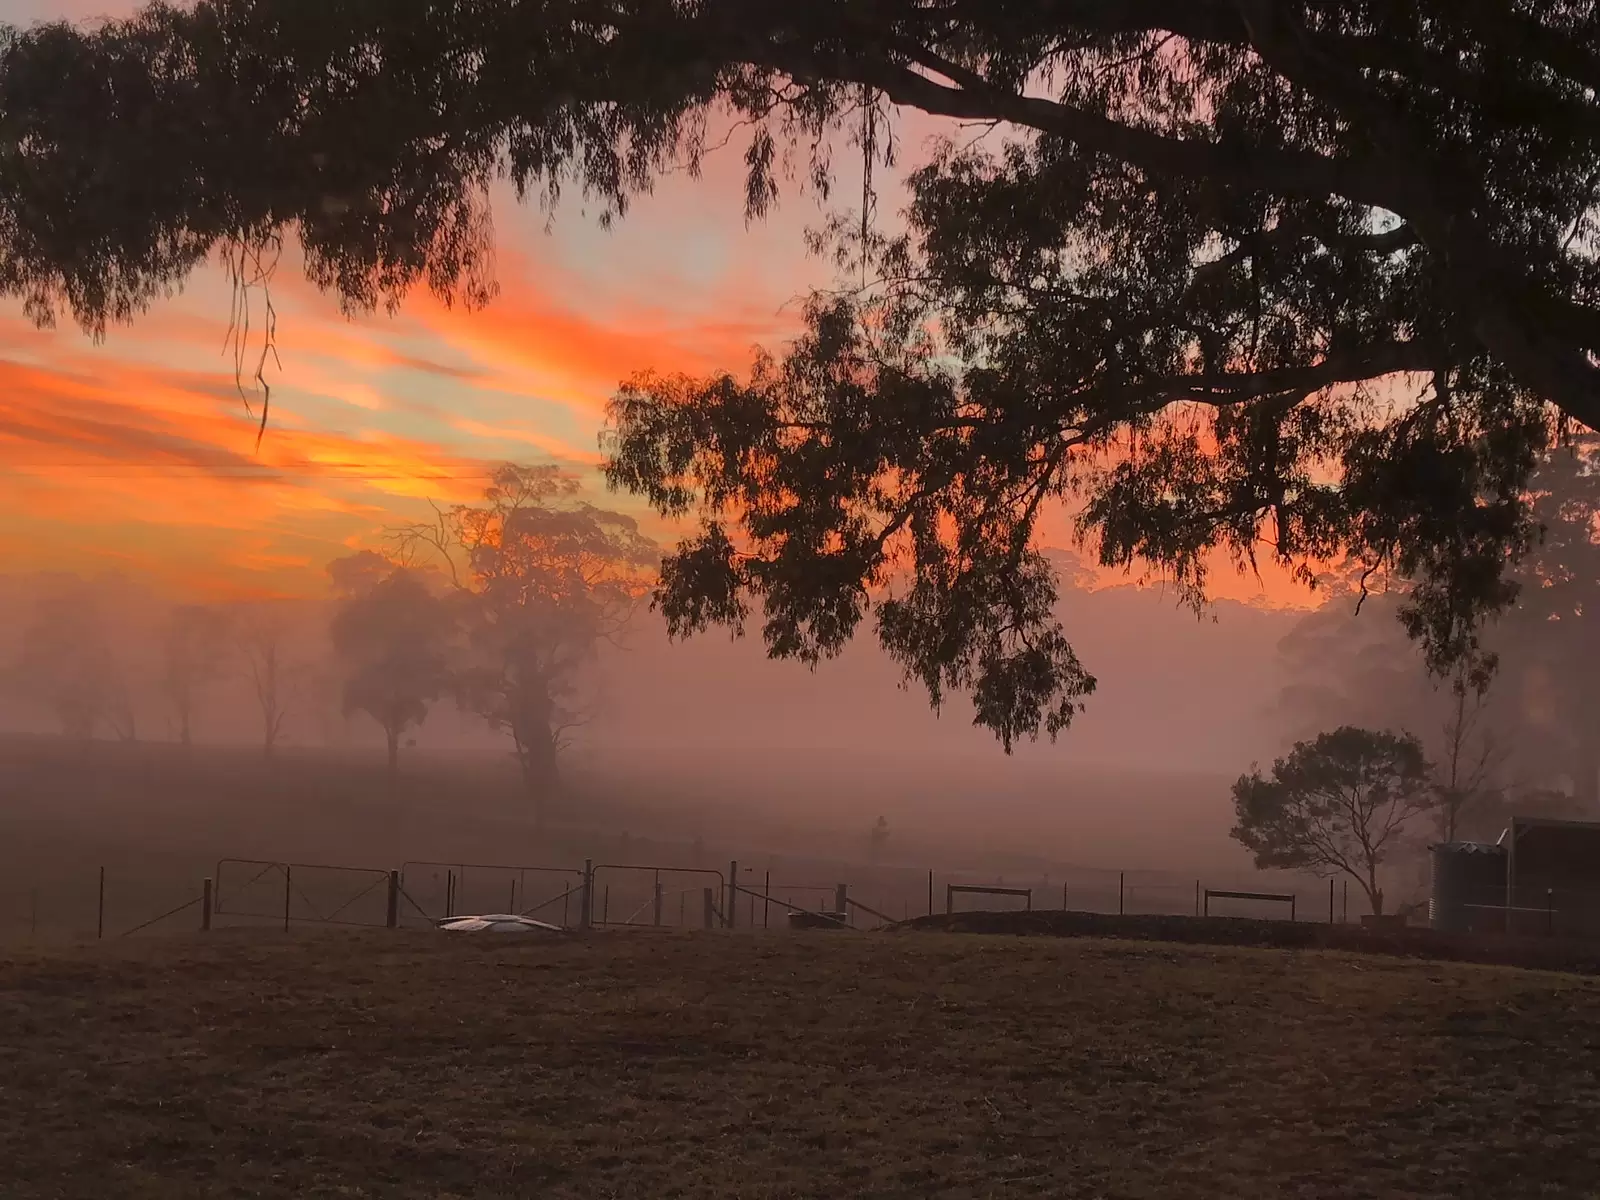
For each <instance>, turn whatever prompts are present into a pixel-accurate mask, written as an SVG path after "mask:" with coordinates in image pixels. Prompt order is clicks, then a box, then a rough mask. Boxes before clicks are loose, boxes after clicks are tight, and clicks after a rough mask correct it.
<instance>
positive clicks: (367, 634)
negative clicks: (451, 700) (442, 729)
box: [328, 551, 454, 774]
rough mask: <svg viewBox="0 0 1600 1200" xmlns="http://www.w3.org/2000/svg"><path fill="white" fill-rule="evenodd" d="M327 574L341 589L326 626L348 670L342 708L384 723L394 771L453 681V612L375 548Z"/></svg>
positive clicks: (335, 565)
mask: <svg viewBox="0 0 1600 1200" xmlns="http://www.w3.org/2000/svg"><path fill="white" fill-rule="evenodd" d="M328 573H329V575H331V576H332V577H333V582H334V587H335V589H336V591H337V592H338V594H339V602H338V607H337V608H336V610H335V612H334V616H333V621H332V623H331V625H330V629H329V632H330V634H331V635H332V638H333V649H334V653H335V654H336V655H337V656H338V657H339V660H340V662H341V664H342V666H343V668H344V672H345V676H344V711H345V713H346V714H349V713H353V712H364V713H366V714H367V715H368V716H370V717H371V718H372V719H373V720H374V721H376V722H377V723H378V724H379V725H380V726H382V728H383V733H384V739H385V742H386V745H387V747H388V756H389V771H390V773H391V774H392V773H393V772H394V771H395V770H396V769H397V767H398V766H399V761H400V741H401V738H402V737H404V735H405V732H406V730H407V729H410V728H412V727H413V726H417V725H421V724H422V722H423V721H425V720H426V719H427V716H428V708H429V706H430V705H431V704H432V703H433V702H434V701H435V700H437V699H438V698H439V697H440V695H442V694H443V693H444V691H445V690H446V689H447V688H448V686H449V684H450V670H449V661H448V651H449V644H450V640H451V637H452V635H453V633H454V618H453V614H452V613H451V611H450V608H449V605H448V604H447V603H446V602H445V601H444V600H443V599H442V598H441V597H439V596H438V595H436V594H435V593H434V592H433V591H432V590H431V589H430V588H429V587H428V585H427V583H426V581H425V580H423V579H422V578H421V577H420V576H419V574H418V573H417V572H415V571H408V570H406V569H405V568H403V567H396V566H394V565H393V564H392V563H387V562H385V561H384V560H383V559H382V558H380V557H379V556H377V555H375V554H372V553H371V552H370V551H368V552H365V553H363V554H359V555H352V556H350V557H347V558H342V559H337V560H335V561H334V562H332V563H330V564H329V566H328Z"/></svg>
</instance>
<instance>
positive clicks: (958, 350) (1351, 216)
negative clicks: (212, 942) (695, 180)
mask: <svg viewBox="0 0 1600 1200" xmlns="http://www.w3.org/2000/svg"><path fill="white" fill-rule="evenodd" d="M1597 42H1600V10H1596V9H1595V7H1594V6H1593V5H1584V4H1561V5H1543V6H1534V7H1532V8H1523V9H1517V8H1514V7H1510V6H1504V5H1490V4H1481V3H1471V4H1464V3H1459V2H1458V0H1419V2H1417V3H1412V4H1406V5H1396V4H1389V3H1376V2H1375V0H1306V2H1304V3H1301V4H1297V5H1283V4H1273V3H1270V2H1269V0H1243V2H1240V3H1222V2H1219V0H1145V2H1142V3H1128V4H1111V3H1098V2H1092V0H1055V2H1050V3H1034V2H1028V3H1022V2H1020V0H981V2H980V0H954V2H953V3H943V2H941V3H932V2H929V0H889V2H888V3H878V2H873V3H865V2H862V0H808V2H806V3H795V4H762V5H752V4H749V3H746V2H744V0H695V2H693V3H690V2H688V0H527V2H525V3H519V4H505V3H498V2H493V0H437V2H434V3H429V4H397V3H389V2H385V0H317V2H316V3H311V2H310V0H229V2H227V3H222V2H219V0H201V2H200V3H197V4H195V5H194V6H193V7H192V8H185V9H179V8H175V7H169V6H165V5H158V6H156V7H154V8H152V9H149V10H147V11H146V12H145V13H144V14H142V15H141V16H139V17H137V18H135V19H133V20H131V21H126V22H114V23H111V24H108V25H105V26H102V27H100V28H98V29H94V30H89V31H81V30H77V29H74V28H69V27H66V26H62V25H56V26H50V27H45V28H42V29H38V30H33V31H29V32H27V33H21V34H14V35H13V36H11V38H10V39H9V40H8V41H7V43H6V45H5V46H4V48H3V50H0V289H4V290H6V291H9V292H11V293H14V294H18V295H21V296H23V297H24V298H25V300H26V302H27V304H28V305H29V308H30V311H31V312H33V313H34V315H35V316H36V317H38V318H40V319H49V318H51V317H52V316H54V315H55V314H56V313H57V312H59V311H61V310H64V309H66V310H70V311H71V312H72V313H73V314H74V315H75V316H76V317H77V318H78V319H79V320H80V321H82V322H83V323H84V324H85V325H87V326H88V327H89V328H91V329H96V330H98V329H100V328H102V327H103V325H104V323H105V321H107V320H108V319H119V318H122V317H126V316H128V315H130V314H131V313H133V312H135V311H136V310H138V309H139V308H140V307H141V306H143V305H144V304H145V303H147V302H148V301H149V300H150V299H151V298H152V297H153V296H155V295H157V294H159V293H160V292H161V291H162V290H164V289H166V288H170V287H172V286H175V285H176V284H178V283H179V282H180V281H181V280H182V279H183V277H184V276H185V275H186V274H187V272H188V271H190V270H191V269H192V268H193V267H194V266H195V264H197V263H198V262H200V261H201V260H202V259H203V258H204V257H205V256H206V255H207V254H209V253H213V252H215V251H218V250H219V249H220V250H223V251H225V252H226V253H228V254H230V255H232V254H235V253H238V254H240V255H244V254H256V255H259V253H260V252H261V251H262V249H263V248H266V249H267V250H268V251H269V252H270V250H271V248H272V247H273V246H275V245H276V241H277V239H279V238H280V237H281V236H282V235H283V234H284V233H293V234H295V235H297V236H298V237H299V239H300V241H301V242H302V244H303V245H304V247H305V249H306V252H307V263H308V267H309V270H310V273H311V275H312V278H313V279H315V280H316V281H317V282H318V283H319V284H322V285H323V286H326V287H329V288H331V289H333V290H335V291H336V292H337V293H338V294H339V296H340V297H341V298H342V299H343V300H344V301H345V302H346V303H347V304H349V305H352V306H355V307H369V306H371V305H374V304H377V303H380V302H393V301H395V300H397V299H398V298H399V297H400V296H401V295H403V294H404V292H405V291H406V290H407V289H408V288H410V287H412V286H414V285H416V284H418V283H426V284H427V285H428V286H431V287H432V288H433V289H434V290H436V291H437V292H439V293H440V294H441V295H444V296H445V297H447V298H451V299H454V298H461V299H464V300H467V301H469V302H477V301H481V300H484V299H486V298H487V297H488V296H489V294H490V292H491V290H492V287H491V283H490V281H489V280H488V279H487V277H486V276H485V274H484V268H485V264H486V261H487V259H486V251H487V242H486V239H487V228H488V227H487V220H486V211H487V210H486V200H485V197H486V194H487V191H486V189H487V187H488V186H489V184H490V182H491V181H492V180H493V179H494V178H495V177H496V176H497V174H499V173H501V172H505V173H507V174H509V176H510V177H511V178H512V179H513V181H514V182H515V183H516V185H517V186H518V188H519V189H522V190H534V191H537V192H539V193H540V194H541V196H542V198H544V199H546V200H551V199H554V198H555V196H556V195H557V194H558V193H559V192H560V191H561V190H562V188H563V187H564V186H569V185H572V184H576V185H577V186H578V187H579V189H580V190H582V191H583V192H585V193H586V194H587V195H589V196H592V197H594V198H596V199H597V200H598V201H599V202H600V203H601V204H602V205H603V206H604V208H605V210H606V212H607V213H608V214H609V213H610V212H613V211H615V212H621V211H623V210H624V209H625V207H626V202H627V200H628V198H629V196H630V195H633V194H636V193H637V192H638V191H640V190H641V189H644V188H647V187H648V186H649V185H650V183H651V181H652V179H653V178H655V177H656V176H657V175H658V174H659V172H660V171H661V170H663V169H665V168H666V167H667V166H668V165H669V164H678V163H686V164H687V165H689V166H690V167H694V166H697V165H698V163H699V161H700V158H701V156H702V154H703V152H704V150H705V147H706V131H707V129H708V127H709V126H710V124H711V123H712V122H713V121H716V122H718V123H738V124H740V125H742V126H744V127H747V128H748V129H749V131H750V132H749V137H750V140H749V142H748V144H747V150H746V155H745V160H746V163H747V166H748V168H749V177H748V180H747V186H746V202H747V207H748V209H749V211H750V213H751V214H752V215H759V214H760V213H761V212H762V211H764V210H765V209H766V207H767V206H768V205H769V204H771V203H772V201H773V198H774V197H775V196H776V194H777V185H778V181H779V179H780V177H781V176H782V175H783V174H784V173H785V171H789V172H793V171H796V170H803V171H804V173H805V175H806V177H807V179H808V180H809V181H810V183H811V184H813V185H814V186H817V187H819V188H821V189H823V190H825V189H826V185H827V182H828V180H829V178H830V173H831V171H830V166H831V164H830V162H829V153H830V147H831V146H833V145H835V144H836V143H837V141H838V140H839V133H840V131H841V129H843V128H845V127H849V128H852V129H853V128H855V127H856V126H857V124H858V123H859V124H860V125H861V128H862V130H863V132H862V134H861V135H858V140H859V141H861V142H862V143H864V153H865V154H866V156H867V158H868V161H869V165H870V162H871V160H872V157H873V156H874V155H875V154H876V155H880V156H883V155H887V154H888V153H889V152H890V150H891V148H892V146H893V139H892V137H879V136H876V135H873V134H870V133H869V132H868V131H871V130H873V129H875V128H876V127H877V126H876V124H875V122H876V120H877V114H879V112H880V110H881V109H883V108H885V107H887V108H890V109H894V108H900V109H904V108H914V109H920V110H922V111H923V112H925V113H930V114H934V115H937V116H942V117H948V118H955V119H959V120H963V121H969V122H986V123H991V124H993V125H995V126H997V127H998V128H999V130H1000V135H999V137H998V139H991V141H998V142H999V143H1000V144H999V145H998V146H991V148H989V149H979V148H974V147H973V146H972V145H966V146H958V145H955V144H949V145H946V146H945V147H944V148H943V149H941V150H939V151H938V152H937V153H936V154H935V155H934V156H933V157H932V159H931V160H930V161H929V162H927V163H926V164H925V165H924V166H922V167H921V169H919V170H918V171H916V172H915V173H914V174H913V175H912V178H911V196H910V205H909V209H908V212H907V233H906V235H905V236H904V237H903V238H899V239H895V240H891V241H885V240H884V239H883V238H881V237H879V236H877V235H876V234H875V233H874V231H873V230H872V229H871V226H870V223H869V222H867V221H866V220H864V219H863V220H862V221H861V222H860V223H859V224H857V223H856V222H854V221H850V220H845V219H841V220H840V221H838V222H837V223H836V224H835V227H834V232H835V234H836V235H837V238H836V240H835V242H834V243H833V248H834V249H835V250H836V251H837V253H838V254H839V256H840V261H841V262H846V263H851V264H853V265H855V266H858V267H860V268H861V271H860V274H859V275H858V276H855V277H856V278H858V279H860V280H861V281H862V283H861V285H860V286H858V287H857V288H854V289H852V291H851V292H850V293H848V294H846V295H842V296H837V297H819V298H817V300H816V301H815V302H814V303H813V304H812V305H811V307H810V309H809V311H808V329H807V332H806V334H805V335H804V336H803V337H802V338H801V339H800V340H799V341H798V342H797V344H796V345H795V346H793V347H792V348H790V349H789V350H788V351H787V352H786V353H784V354H783V355H782V356H781V357H780V358H765V357H764V358H762V359H760V360H759V361H758V362H757V363H756V364H755V366H754V368H753V370H752V372H751V373H750V376H749V377H748V378H747V379H745V380H736V379H734V378H732V377H728V376H719V377H715V378H711V379H702V380H689V379H661V378H657V377H653V376H646V377H643V378H641V379H638V380H635V381H633V382H632V383H631V384H630V385H628V386H627V387H625V388H624V389H623V391H622V392H621V393H620V394H619V395H618V397H617V400H616V403H615V405H614V407H613V410H612V428H611V431H610V440H609V441H608V448H609V450H610V452H611V455H612V459H611V465H610V478H611V481H612V482H613V483H614V484H616V485H617V486H619V487H625V488H628V489H631V490H634V491H637V492H639V493H640V494H643V495H645V496H647V497H648V498H649V499H650V500H651V501H652V502H653V503H655V504H656V505H657V507H658V508H660V509H661V510H662V511H663V512H667V513H672V514H677V515H683V516H690V515H692V516H694V517H696V518H697V519H698V521H699V529H698V532H696V533H694V534H691V536H690V537H689V538H688V539H687V540H686V541H685V542H684V543H683V544H682V545H681V546H680V547H679V549H678V552H677V554H676V555H675V556H674V557H673V558H671V559H670V560H669V562H668V564H667V568H666V570H665V572H664V576H663V585H662V589H661V591H660V594H659V596H658V600H659V602H660V604H661V605H662V607H663V608H664V610H665V611H666V614H667V617H668V620H669V623H670V624H671V625H672V626H673V627H674V628H675V629H677V630H679V631H680V632H683V631H689V630H694V629H699V628H702V627H704V626H705V625H706V624H708V623H712V622H721V623H730V624H734V625H736V626H738V625H740V624H742V622H743V621H744V620H745V619H746V617H747V616H748V615H749V611H750V605H751V603H752V602H755V601H759V603H760V604H761V606H762V609H763V634H764V636H765V638H766V641H767V645H768V648H769V650H770V651H771V652H772V653H774V654H777V655H788V656H797V657H800V658H803V659H807V660H812V661H814V660H816V659H817V658H820V657H823V656H826V655H829V654H832V653H835V652H836V651H837V650H838V648H839V647H840V646H841V645H842V644H843V643H844V641H845V640H847V639H848V638H849V637H851V636H852V635H853V634H854V632H855V631H856V630H857V628H858V627H859V624H860V622H861V620H862V618H863V617H864V615H865V614H866V611H867V609H868V608H869V607H871V606H872V605H873V604H875V603H879V602H880V600H881V606H880V608H879V612H878V620H877V625H878V632H879V636H880V638H881V639H882V640H883V642H884V644H885V645H886V646H887V648H888V649H889V651H890V653H892V654H893V655H894V656H895V657H896V658H897V659H898V660H899V661H900V662H901V663H902V664H903V665H904V666H905V668H906V670H907V673H908V675H910V676H912V677H914V678H916V679H918V680H919V681H920V682H922V683H923V684H924V685H925V686H927V687H928V689H929V690H930V692H931V694H932V696H933V698H934V700H935V701H936V702H937V701H939V700H940V699H941V698H942V696H943V694H944V692H945V691H946V690H948V689H952V688H956V689H967V690H970V691H972V692H973V693H974V695H975V697H976V700H977V710H978V711H977V718H978V720H979V721H980V722H982V723H984V724H987V725H990V726H991V727H993V728H994V729H995V730H996V731H997V733H998V734H999V735H1000V737H1001V738H1002V740H1003V741H1005V743H1006V744H1007V745H1008V746H1009V745H1010V744H1011V743H1012V742H1013V741H1014V740H1015V739H1016V738H1017V737H1019V736H1033V735H1037V734H1038V733H1039V732H1041V731H1044V732H1049V733H1052V734H1053V733H1055V732H1056V731H1057V730H1059V729H1061V728H1063V727H1064V726H1065V725H1066V724H1067V722H1068V721H1069V720H1070V718H1071V716H1072V714H1073V712H1074V711H1076V709H1077V707H1078V705H1079V704H1080V703H1081V701H1082V698H1083V697H1084V696H1085V695H1087V694H1088V692H1089V691H1090V689H1091V687H1092V683H1093V681H1092V677H1091V676H1089V675H1088V673H1087V672H1086V671H1085V670H1084V668H1083V667H1082V665H1081V664H1080V663H1079V661H1078V659H1077V657H1076V655H1075V654H1074V653H1073V652H1072V649H1071V647H1070V646H1069V644H1068V642H1067V640H1066V635H1065V632H1064V631H1063V630H1061V629H1060V628H1059V627H1058V626H1057V624H1056V623H1055V620H1054V617H1053V615H1052V612H1053V600H1054V587H1055V584H1054V581H1053V579H1052V578H1051V575H1050V573H1049V571H1048V570H1047V569H1046V568H1045V566H1044V563H1043V561H1042V559H1041V558H1040V557H1039V555H1038V553H1037V547H1036V545H1035V543H1036V539H1037V527H1038V516H1039V513H1040V511H1041V509H1042V508H1043V507H1044V506H1046V505H1059V504H1069V505H1071V506H1072V507H1073V508H1074V511H1075V512H1076V513H1077V514H1078V516H1079V519H1080V531H1081V533H1082V534H1083V536H1084V537H1085V538H1086V539H1088V540H1089V541H1091V542H1093V543H1094V544H1095V545H1096V547H1097V550H1098V553H1099V556H1100V559H1101V561H1102V562H1103V563H1105V564H1107V565H1110V566H1120V567H1133V566H1136V565H1147V566H1151V567H1153V568H1155V569H1156V570H1157V571H1159V572H1160V573H1163V574H1165V575H1166V576H1167V577H1168V578H1170V579H1171V580H1173V581H1174V582H1175V583H1176V584H1177V585H1178V586H1179V588H1180V589H1181V591H1182V593H1183V594H1184V595H1185V596H1187V597H1188V598H1189V599H1191V600H1192V601H1194V602H1196V603H1199V602H1200V601H1201V600H1202V599H1203V597H1204V594H1205V590H1206V585H1207V571H1208V569H1209V568H1210V567H1211V566H1212V565H1213V564H1214V563H1216V562H1218V561H1221V562H1227V563H1231V564H1232V565H1234V566H1236V567H1241V568H1249V567H1250V566H1252V565H1253V564H1254V563H1255V562H1256V560H1257V556H1258V555H1261V554H1268V555H1271V556H1272V557H1274V558H1275V559H1277V560H1279V561H1280V562H1282V563H1284V564H1286V565H1288V566H1290V567H1292V568H1295V569H1299V570H1302V571H1305V572H1307V573H1308V574H1309V572H1310V571H1312V570H1313V569H1315V566H1316V564H1319V563H1326V562H1329V561H1334V560H1337V559H1339V558H1340V557H1342V556H1345V555H1351V556H1354V557H1355V558H1357V559H1358V560H1360V561H1361V562H1362V563H1363V564H1364V566H1365V568H1366V569H1367V570H1369V571H1388V572H1391V573H1394V574H1397V575H1399V576H1402V577H1405V578H1407V579H1409V580H1411V581H1412V587H1411V588H1410V589H1409V590H1408V591H1407V593H1406V600H1405V605H1404V607H1403V609H1402V611H1401V614H1400V615H1401V617H1402V620H1403V621H1404V623H1405V626H1406V628H1407V630H1408V632H1409V633H1410V634H1411V635H1412V636H1414V637H1416V638H1418V639H1420V641H1421V643H1422V645H1423V648H1424V651H1425V654H1426V657H1427V661H1428V663H1429V665H1430V667H1431V668H1432V669H1433V670H1435V671H1436V672H1448V671H1451V670H1455V669H1457V668H1458V667H1460V666H1462V664H1466V665H1467V669H1469V670H1472V669H1480V668H1482V667H1484V666H1486V660H1484V659H1483V653H1484V649H1483V646H1482V645H1481V641H1480V636H1479V630H1480V627H1481V624H1482V620H1483V618H1484V617H1485V615H1487V614H1491V613H1494V612H1498V611H1503V610H1504V609H1505V608H1507V606H1509V605H1510V604H1511V603H1512V601H1513V600H1514V599H1515V588H1514V586H1513V585H1512V583H1511V582H1510V581H1509V580H1508V579H1507V577H1506V573H1505V572H1506V567H1507V564H1508V563H1510V562H1512V561H1514V560H1515V559H1516V558H1517V557H1518V555H1520V554H1521V553H1522V552H1523V551H1524V550H1525V548H1526V545H1527V542H1528V538H1529V535H1530V530H1531V526H1530V521H1529V507H1528V502H1527V497H1526V488H1527V483H1528V478H1529V474H1530V472H1531V471H1532V469H1533V466H1534V463H1535V461H1536V459H1537V457H1538V455H1539V454H1540V453H1541V452H1542V451H1543V450H1544V448H1545V447H1546V446H1547V444H1548V442H1549V440H1550V438H1551V434H1552V431H1553V430H1554V429H1555V428H1556V427H1557V426H1558V425H1560V424H1562V423H1565V422H1568V421H1572V422H1578V423H1582V424H1586V425H1588V426H1590V427H1591V428H1597V427H1600V357H1597V356H1600V308H1597V302H1600V224H1597V220H1596V215H1597V206H1596V183H1595V181H1596V179H1600V104H1597V103H1596V101H1595V99H1594V96H1595V94H1596V90H1597V88H1600V56H1596V55H1595V53H1594V52H1593V50H1592V49H1591V47H1592V46H1594V45H1595V44H1596V43H1597ZM866 114H871V119H870V120H863V119H862V118H863V117H864V115H866ZM808 147H809V149H807V148H808ZM867 200H868V201H869V204H868V207H870V189H869V192H868V196H867ZM230 261H233V259H231V258H230ZM240 261H243V260H242V258H241V259H240Z"/></svg>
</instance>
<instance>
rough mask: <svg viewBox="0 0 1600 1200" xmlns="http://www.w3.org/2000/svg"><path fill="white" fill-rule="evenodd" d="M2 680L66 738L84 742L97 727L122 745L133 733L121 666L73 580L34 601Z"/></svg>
mask: <svg viewBox="0 0 1600 1200" xmlns="http://www.w3.org/2000/svg"><path fill="white" fill-rule="evenodd" d="M7 674H8V676H9V679H8V682H9V684H10V685H11V689H12V690H13V691H15V692H16V694H18V695H19V696H23V697H27V698H30V699H32V700H34V701H35V702H37V703H41V704H43V705H46V706H48V707H49V708H50V710H51V711H52V712H53V713H54V714H55V717H56V720H57V721H58V722H59V723H60V726H61V732H62V734H63V735H64V736H66V737H69V738H75V739H79V740H82V741H89V740H91V739H93V737H94V736H95V731H96V729H97V728H98V727H99V726H100V725H101V724H102V723H105V724H107V725H109V726H111V727H112V729H113V730H114V731H115V732H116V733H117V734H118V736H119V737H122V738H124V739H125V740H129V739H131V738H132V737H133V736H134V735H135V734H136V732H137V730H136V727H135V726H134V722H133V713H132V706H131V705H130V704H129V701H128V695H127V687H126V682H125V681H124V679H123V671H122V666H121V664H120V663H119V662H118V661H117V658H116V656H115V655H114V654H113V652H112V649H111V645H110V642H109V641H108V639H107V637H106V634H105V630H104V627H103V624H102V619H101V614H100V604H99V601H98V599H97V598H96V596H95V595H94V593H93V591H92V590H91V587H90V585H88V584H86V583H82V582H80V581H78V580H76V579H73V580H70V581H67V582H65V583H63V584H61V585H59V586H56V587H53V588H51V589H49V590H48V592H47V593H46V594H44V595H41V596H40V598H39V599H38V600H37V601H36V603H35V605H34V612H33V617H32V620H31V621H30V622H29V623H28V626H27V628H26V629H25V630H24V632H23V635H22V639H21V646H20V649H19V651H18V654H17V657H16V658H15V659H14V660H13V662H12V663H11V664H10V670H9V671H8V673H7Z"/></svg>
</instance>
